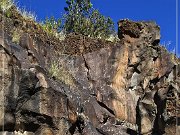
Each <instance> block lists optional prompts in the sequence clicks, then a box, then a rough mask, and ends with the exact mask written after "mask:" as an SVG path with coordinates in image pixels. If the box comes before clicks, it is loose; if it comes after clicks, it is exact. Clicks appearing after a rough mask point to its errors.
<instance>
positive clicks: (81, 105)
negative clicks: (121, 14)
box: [0, 13, 180, 135]
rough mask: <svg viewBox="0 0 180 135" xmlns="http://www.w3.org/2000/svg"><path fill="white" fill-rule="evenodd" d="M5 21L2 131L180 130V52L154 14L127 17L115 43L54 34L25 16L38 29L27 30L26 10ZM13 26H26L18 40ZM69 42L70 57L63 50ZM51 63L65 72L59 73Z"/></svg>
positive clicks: (87, 134) (0, 54) (105, 133)
mask: <svg viewBox="0 0 180 135" xmlns="http://www.w3.org/2000/svg"><path fill="white" fill-rule="evenodd" d="M0 16H3V15H2V14H1V13H0ZM15 16H17V17H20V16H19V15H15ZM20 18H21V17H20ZM4 21H5V22H6V23H3V25H4V26H3V27H4V28H6V30H5V31H4V34H3V33H2V31H0V62H2V61H4V63H3V65H2V64H1V63H0V78H1V82H2V84H3V86H4V87H2V86H1V85H0V88H4V89H2V90H3V91H0V94H1V95H0V96H3V97H4V98H0V131H2V130H5V131H2V132H8V133H15V132H22V133H24V134H25V132H26V133H27V134H28V135H29V134H30V133H31V134H33V135H43V134H47V135H116V134H117V135H121V134H122V135H126V134H127V135H128V134H130V135H133V134H142V135H146V134H164V133H165V134H168V135H174V134H175V133H176V130H175V128H176V123H178V122H179V110H178V108H179V90H178V89H179V85H180V81H179V79H180V70H179V67H180V66H179V64H180V60H179V59H178V58H176V57H175V56H174V55H172V54H169V53H168V52H167V50H165V49H164V48H163V47H161V46H160V45H159V40H160V31H159V26H157V25H156V24H155V23H154V22H134V21H130V20H127V19H125V20H121V21H119V23H118V25H119V32H118V33H119V38H120V42H117V43H110V42H106V41H103V40H100V39H91V38H88V37H84V36H83V37H82V35H76V34H70V35H67V37H66V38H65V40H64V41H59V40H58V39H56V38H55V37H52V36H50V35H49V36H48V37H47V33H46V34H45V33H44V32H43V31H41V30H39V29H40V28H39V26H36V27H38V30H37V31H36V30H35V24H34V25H33V22H26V23H27V26H28V28H27V29H29V28H32V29H31V30H25V29H24V31H23V30H22V29H21V27H19V26H21V25H22V24H23V21H25V20H23V19H22V18H21V20H20V21H19V22H17V20H13V18H6V17H4ZM14 22H15V23H16V22H17V23H16V26H18V27H16V26H14V25H13V23H14ZM24 23H25V22H24ZM0 27H2V21H0ZM10 29H12V30H14V29H21V31H22V32H23V34H22V35H21V37H20V42H19V43H16V44H15V43H13V42H12V38H13V37H12V36H13V35H12V34H11V32H10V31H9V30H10ZM33 31H34V32H33ZM2 34H3V35H4V37H3V36H1V35H2ZM39 34H40V35H39ZM38 35H39V36H38ZM3 38H4V39H3ZM3 41H4V42H3ZM62 50H63V53H64V54H65V55H68V57H67V58H64V57H63V56H62V55H60V54H61V53H62ZM59 52H60V54H59ZM56 58H57V59H59V60H61V61H63V62H62V63H60V64H61V65H63V68H64V69H63V70H62V68H57V69H56V66H54V67H53V68H52V66H51V64H52V63H51V62H52V61H55V60H56ZM58 64H59V63H58ZM71 64H72V65H71ZM57 67H58V66H57ZM50 69H51V70H52V71H53V73H54V74H56V75H57V76H56V78H58V76H60V77H59V78H60V79H61V80H58V79H56V78H53V77H52V76H51V75H50V74H49V72H48V71H49V70H50ZM57 71H58V72H57ZM64 71H66V72H64ZM2 74H3V75H4V76H2ZM62 77H63V78H62ZM2 93H3V95H2ZM4 103H5V104H4ZM3 116H4V117H3ZM3 121H4V122H3ZM15 130H16V131H15Z"/></svg>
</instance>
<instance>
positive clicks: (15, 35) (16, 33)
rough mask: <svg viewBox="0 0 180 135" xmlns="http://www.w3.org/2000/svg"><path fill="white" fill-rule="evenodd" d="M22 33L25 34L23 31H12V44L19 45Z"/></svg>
mask: <svg viewBox="0 0 180 135" xmlns="http://www.w3.org/2000/svg"><path fill="white" fill-rule="evenodd" d="M22 33H23V32H22V31H21V30H18V29H14V30H13V31H12V42H14V43H16V44H19V41H20V37H21V35H22Z"/></svg>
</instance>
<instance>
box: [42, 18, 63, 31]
mask: <svg viewBox="0 0 180 135" xmlns="http://www.w3.org/2000/svg"><path fill="white" fill-rule="evenodd" d="M42 28H43V29H44V30H45V31H46V32H48V33H50V34H53V33H58V32H59V31H60V28H61V19H58V20H56V19H55V18H54V17H51V18H46V20H45V22H44V23H43V24H42Z"/></svg>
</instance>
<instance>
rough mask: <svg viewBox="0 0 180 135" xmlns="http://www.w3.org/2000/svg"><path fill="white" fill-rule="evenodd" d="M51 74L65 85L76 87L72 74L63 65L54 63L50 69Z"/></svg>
mask: <svg viewBox="0 0 180 135" xmlns="http://www.w3.org/2000/svg"><path fill="white" fill-rule="evenodd" d="M49 74H50V75H51V76H52V77H55V78H56V79H58V80H59V81H61V82H63V83H65V84H66V85H69V86H74V79H73V76H72V75H71V74H70V71H68V70H67V69H65V68H64V67H63V65H62V66H59V63H58V62H56V61H53V62H52V63H51V65H50V68H49Z"/></svg>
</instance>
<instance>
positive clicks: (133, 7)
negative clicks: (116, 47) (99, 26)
mask: <svg viewBox="0 0 180 135" xmlns="http://www.w3.org/2000/svg"><path fill="white" fill-rule="evenodd" d="M16 1H17V2H18V3H17V4H18V6H20V7H21V8H25V9H27V10H28V11H32V12H34V13H35V14H36V16H37V20H38V21H42V20H44V19H45V18H46V17H47V16H48V17H50V16H55V17H56V18H59V17H61V15H62V14H63V12H64V7H65V6H66V3H65V0H16ZM91 2H92V4H93V6H94V8H97V9H99V10H100V12H101V13H102V14H103V15H105V16H110V17H111V18H112V19H113V21H114V22H115V26H116V29H117V22H118V20H119V19H124V18H129V19H131V20H135V21H138V20H147V21H149V20H153V21H156V23H157V24H158V25H159V26H160V28H161V43H162V44H169V43H171V44H170V45H169V46H168V50H170V51H173V50H174V48H176V0H91ZM176 51H178V54H179V53H180V46H178V49H176Z"/></svg>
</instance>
